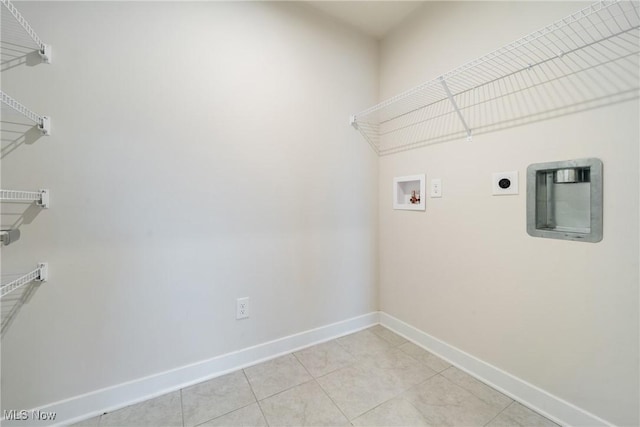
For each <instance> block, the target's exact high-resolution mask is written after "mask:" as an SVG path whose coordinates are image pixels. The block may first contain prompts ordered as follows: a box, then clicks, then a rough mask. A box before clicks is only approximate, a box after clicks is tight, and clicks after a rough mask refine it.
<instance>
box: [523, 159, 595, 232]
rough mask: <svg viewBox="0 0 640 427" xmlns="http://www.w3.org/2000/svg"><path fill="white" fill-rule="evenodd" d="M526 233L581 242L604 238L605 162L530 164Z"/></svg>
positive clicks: (592, 160) (581, 160)
mask: <svg viewBox="0 0 640 427" xmlns="http://www.w3.org/2000/svg"><path fill="white" fill-rule="evenodd" d="M527 233H529V235H531V236H534V237H546V238H550V239H564V240H576V241H582V242H599V241H600V240H602V162H601V161H600V160H599V159H594V158H591V159H580V160H566V161H562V162H551V163H536V164H532V165H530V166H529V167H528V168H527Z"/></svg>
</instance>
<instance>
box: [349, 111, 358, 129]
mask: <svg viewBox="0 0 640 427" xmlns="http://www.w3.org/2000/svg"><path fill="white" fill-rule="evenodd" d="M349 124H350V125H351V126H353V128H354V129H358V121H357V120H356V116H355V114H354V115H353V116H350V117H349Z"/></svg>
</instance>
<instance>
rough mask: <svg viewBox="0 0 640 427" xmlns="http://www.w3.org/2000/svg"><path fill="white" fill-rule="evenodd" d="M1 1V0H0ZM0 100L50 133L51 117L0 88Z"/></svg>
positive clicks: (42, 130)
mask: <svg viewBox="0 0 640 427" xmlns="http://www.w3.org/2000/svg"><path fill="white" fill-rule="evenodd" d="M0 1H1V0H0ZM0 101H1V103H2V106H3V107H7V108H10V109H11V110H12V111H14V112H16V113H19V114H21V115H22V116H24V117H26V118H27V119H29V120H31V121H32V122H34V123H35V124H36V125H37V126H38V129H40V131H41V132H42V134H43V135H50V134H51V118H50V117H48V116H41V115H39V114H36V113H34V112H33V111H31V110H30V109H28V108H27V107H25V106H24V105H22V104H21V103H19V102H18V101H16V100H15V99H13V98H12V97H10V96H9V95H7V94H6V93H4V92H3V91H2V90H0Z"/></svg>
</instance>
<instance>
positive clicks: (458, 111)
mask: <svg viewBox="0 0 640 427" xmlns="http://www.w3.org/2000/svg"><path fill="white" fill-rule="evenodd" d="M438 80H440V83H441V84H442V88H443V89H444V92H445V93H446V94H447V98H449V101H450V102H451V105H452V106H453V109H454V110H455V111H456V113H457V114H458V118H460V121H461V122H462V126H464V130H465V131H466V132H467V141H471V139H472V137H471V129H469V125H467V122H466V120H465V119H464V116H463V115H462V112H461V111H460V108H458V104H456V100H455V99H453V95H452V94H451V91H450V90H449V86H447V82H445V81H444V77H439V79H438Z"/></svg>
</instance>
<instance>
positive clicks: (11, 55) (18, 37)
mask: <svg viewBox="0 0 640 427" xmlns="http://www.w3.org/2000/svg"><path fill="white" fill-rule="evenodd" d="M0 3H1V4H2V6H3V7H0V15H1V18H2V33H1V34H2V63H3V64H5V63H7V62H10V61H13V60H16V59H19V58H20V57H23V56H24V55H25V54H26V53H28V52H30V51H33V50H35V51H37V52H38V54H39V55H40V57H41V58H42V61H43V62H45V63H50V62H51V53H52V51H51V46H50V45H48V44H46V43H44V42H43V41H42V39H40V37H38V34H36V32H35V31H34V29H33V28H32V27H31V25H30V24H29V22H27V20H26V19H25V18H24V16H22V14H21V13H20V11H19V10H18V9H17V8H16V7H15V6H14V5H13V3H12V2H11V1H10V0H0Z"/></svg>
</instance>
